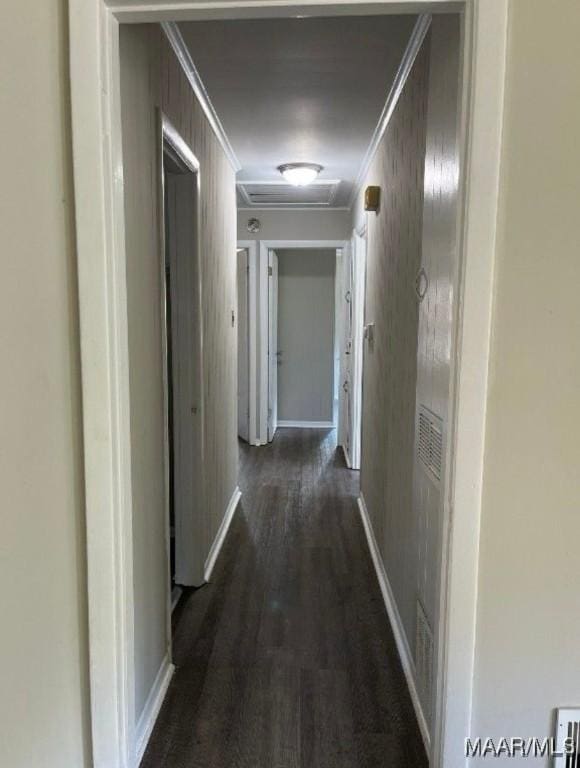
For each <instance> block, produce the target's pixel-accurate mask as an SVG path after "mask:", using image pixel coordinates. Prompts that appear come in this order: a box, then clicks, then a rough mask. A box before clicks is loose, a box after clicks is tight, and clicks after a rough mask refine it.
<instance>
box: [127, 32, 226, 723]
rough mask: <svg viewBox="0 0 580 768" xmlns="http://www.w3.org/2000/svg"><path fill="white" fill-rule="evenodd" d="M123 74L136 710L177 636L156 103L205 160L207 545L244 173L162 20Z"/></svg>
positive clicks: (132, 52)
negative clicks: (229, 156)
mask: <svg viewBox="0 0 580 768" xmlns="http://www.w3.org/2000/svg"><path fill="white" fill-rule="evenodd" d="M121 74H122V80H121V87H122V90H121V95H122V108H123V115H122V117H123V129H124V132H125V133H124V146H123V149H124V155H125V158H124V162H125V167H124V175H125V176H124V177H125V189H126V195H125V201H126V204H125V208H126V243H127V283H128V294H129V306H128V312H129V317H128V320H129V344H130V390H131V431H132V444H131V451H132V457H131V459H132V485H133V504H134V510H133V537H134V553H133V556H134V570H135V579H134V580H135V672H136V681H135V686H136V691H135V710H136V716H137V717H139V714H140V713H141V711H142V708H143V704H144V702H145V700H146V698H147V695H148V693H149V691H150V689H151V686H152V684H153V681H154V680H155V676H156V674H157V672H158V670H159V667H160V665H161V663H162V661H163V658H164V656H165V654H166V652H167V644H168V637H167V614H166V600H167V593H166V592H167V558H166V545H165V510H164V498H165V496H164V493H165V492H164V476H163V437H164V433H163V408H164V406H163V389H162V370H163V368H162V365H163V363H162V358H161V343H160V340H161V329H160V309H159V308H160V300H159V297H160V292H161V286H160V267H159V264H160V254H159V242H160V238H159V220H158V203H157V190H158V178H157V168H156V145H157V114H156V109H155V108H156V106H161V108H162V109H163V111H164V113H165V114H166V115H167V117H168V118H169V120H170V121H171V122H172V124H173V125H174V126H175V128H176V129H177V131H179V132H180V134H181V135H182V137H183V138H184V140H185V141H186V142H187V143H188V144H189V146H190V147H191V149H192V150H193V152H194V154H195V155H196V157H197V158H198V160H199V162H200V174H201V187H202V199H201V254H202V265H201V267H202V312H203V333H204V345H203V350H204V358H203V365H204V390H205V399H204V404H203V418H204V426H205V451H204V459H203V476H204V477H205V485H204V488H203V492H204V497H205V509H206V520H205V521H204V528H205V532H206V536H207V539H206V541H205V542H204V549H205V554H206V555H207V553H208V551H209V548H210V546H211V543H212V542H213V539H214V537H215V534H216V533H217V530H218V528H219V525H220V523H221V520H222V518H223V515H224V512H225V510H226V507H227V504H228V501H229V499H230V497H231V495H232V492H233V490H234V488H235V486H236V484H237V470H238V464H237V394H236V391H237V356H236V353H237V336H236V329H235V328H232V325H231V310H232V309H233V308H234V307H235V306H236V248H235V245H236V221H235V188H234V178H235V177H234V172H233V170H232V168H231V167H230V165H229V164H228V162H227V160H226V157H225V155H224V153H223V151H222V149H221V147H220V146H219V144H218V142H217V140H216V138H215V136H214V134H213V132H212V130H211V128H210V126H209V124H208V122H207V119H206V118H205V115H204V113H203V111H202V109H201V107H200V106H199V105H198V103H197V101H196V99H195V97H194V95H193V92H192V91H191V88H190V86H189V84H188V82H187V80H186V78H185V76H184V75H183V73H182V70H181V68H180V67H179V65H178V63H177V60H176V59H175V56H174V54H173V52H172V51H171V49H170V47H169V45H168V43H167V42H166V40H165V37H164V35H163V34H162V32H161V31H160V29H159V27H157V26H154V25H143V26H127V27H121Z"/></svg>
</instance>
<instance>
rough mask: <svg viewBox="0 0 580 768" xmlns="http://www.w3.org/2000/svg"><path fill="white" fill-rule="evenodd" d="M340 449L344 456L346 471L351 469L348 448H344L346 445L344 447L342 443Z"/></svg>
mask: <svg viewBox="0 0 580 768" xmlns="http://www.w3.org/2000/svg"><path fill="white" fill-rule="evenodd" d="M340 447H341V448H342V454H343V456H344V460H345V462H346V466H347V469H352V462H351V460H350V456H349V455H348V448H347V447H346V445H344V443H341V446H340Z"/></svg>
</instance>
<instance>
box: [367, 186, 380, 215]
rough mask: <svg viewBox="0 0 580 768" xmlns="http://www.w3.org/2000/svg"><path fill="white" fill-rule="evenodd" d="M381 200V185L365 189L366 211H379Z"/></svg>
mask: <svg viewBox="0 0 580 768" xmlns="http://www.w3.org/2000/svg"><path fill="white" fill-rule="evenodd" d="M380 201H381V188H380V187H367V188H366V189H365V211H375V213H376V211H378V210H379V203H380Z"/></svg>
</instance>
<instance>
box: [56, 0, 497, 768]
mask: <svg viewBox="0 0 580 768" xmlns="http://www.w3.org/2000/svg"><path fill="white" fill-rule="evenodd" d="M508 3H509V0H461V1H458V2H447V0H350V1H349V2H344V0H262V1H261V2H260V3H259V4H257V3H256V2H255V0H214V2H211V3H210V2H208V1H207V0H174V1H173V3H172V4H171V5H168V4H167V3H166V2H163V0H150V2H143V0H124V2H122V3H121V2H119V0H69V40H70V82H71V104H72V137H73V170H74V195H75V220H76V246H77V263H78V289H79V312H80V348H81V374H82V392H83V414H82V418H83V456H84V465H85V511H86V535H87V568H88V614H89V619H88V622H89V626H88V631H89V672H90V704H91V707H90V709H91V729H92V756H93V766H94V768H135V718H134V715H135V712H134V670H133V658H132V653H133V632H134V628H133V592H132V587H133V557H132V493H131V475H130V470H131V451H130V419H129V370H128V368H129V349H128V336H127V285H126V274H125V232H124V228H125V221H124V201H123V173H122V168H123V155H122V144H121V115H120V73H119V24H120V23H137V22H160V21H164V20H168V19H172V20H180V21H181V20H192V21H195V20H202V19H211V18H256V17H264V16H279V17H288V16H292V15H296V14H297V13H301V14H308V15H312V14H313V13H315V14H316V15H348V14H351V13H352V12H353V11H354V12H359V13H367V14H368V13H375V14H376V13H401V12H407V13H424V12H426V11H428V12H432V13H437V12H444V11H453V12H460V13H461V14H462V22H463V23H462V88H461V96H462V108H461V125H460V148H461V159H462V166H463V167H462V174H461V177H462V181H461V189H460V193H461V220H460V226H459V227H458V254H459V257H460V261H461V264H460V275H459V283H458V295H457V302H456V307H455V318H456V323H455V329H456V337H455V339H454V349H455V356H454V361H453V377H452V378H453V385H452V403H453V422H452V424H451V429H450V440H449V448H448V450H449V456H448V458H449V460H448V461H447V466H448V473H447V476H446V489H445V499H444V504H445V509H444V516H445V520H446V525H447V526H448V528H447V530H448V535H447V537H446V551H445V553H444V554H445V564H444V568H443V571H442V590H441V593H442V611H441V616H442V621H441V627H440V633H441V638H442V642H441V643H440V646H439V647H440V648H442V649H445V654H444V656H443V657H442V658H441V659H440V660H439V661H440V662H441V663H440V664H439V665H438V668H439V677H438V680H437V690H438V701H437V709H436V718H435V726H434V738H433V743H432V760H431V764H432V766H433V767H434V768H442V766H445V768H456V766H459V765H462V766H464V765H466V758H463V757H462V754H463V750H462V746H463V739H464V738H465V736H466V735H468V734H469V733H470V726H471V712H472V693H473V674H474V666H475V636H476V635H475V626H476V616H477V577H478V552H479V528H480V514H481V494H482V477H483V462H484V446H485V415H486V399H487V398H486V393H487V388H488V369H489V361H490V336H491V311H492V298H493V276H494V261H495V251H496V227H497V216H498V200H499V177H500V163H501V143H502V122H503V108H504V88H505V67H506V53H507V19H508ZM451 522H452V523H453V524H452V525H451Z"/></svg>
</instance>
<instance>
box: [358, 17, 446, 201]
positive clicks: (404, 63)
mask: <svg viewBox="0 0 580 768" xmlns="http://www.w3.org/2000/svg"><path fill="white" fill-rule="evenodd" d="M430 25H431V14H429V13H422V14H421V15H420V16H419V18H418V19H417V21H416V23H415V26H414V27H413V31H412V32H411V37H410V38H409V42H408V43H407V47H406V48H405V52H404V53H403V58H402V59H401V63H400V64H399V68H398V69H397V72H396V74H395V79H394V80H393V84H392V85H391V89H390V90H389V93H388V95H387V100H386V102H385V106H384V107H383V111H382V112H381V115H380V117H379V121H378V123H377V127H376V128H375V130H374V132H373V135H372V136H371V140H370V143H369V146H368V149H367V151H366V152H365V154H364V157H363V159H362V163H361V165H360V169H359V172H358V175H357V177H356V181H355V183H354V186H353V188H352V193H351V196H350V200H349V206H350V208H352V206H353V205H354V203H355V201H356V199H357V196H358V194H359V192H360V189H361V187H362V185H363V183H364V180H365V177H366V175H367V173H368V170H369V168H370V165H371V163H372V161H373V157H374V156H375V154H376V151H377V149H378V147H379V144H380V143H381V139H382V138H383V136H384V135H385V131H386V130H387V126H388V125H389V122H390V120H391V117H392V115H393V112H394V111H395V107H396V106H397V102H398V101H399V98H400V96H401V93H402V92H403V88H404V87H405V83H406V82H407V78H408V77H409V75H410V74H411V70H412V69H413V64H414V63H415V59H416V58H417V54H418V53H419V51H420V50H421V46H422V45H423V40H424V39H425V35H426V34H427V32H428V31H429V27H430Z"/></svg>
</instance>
